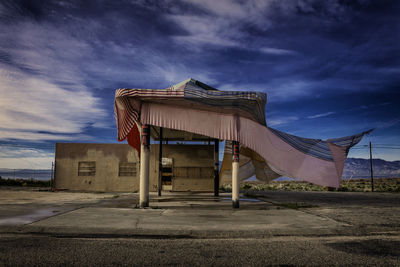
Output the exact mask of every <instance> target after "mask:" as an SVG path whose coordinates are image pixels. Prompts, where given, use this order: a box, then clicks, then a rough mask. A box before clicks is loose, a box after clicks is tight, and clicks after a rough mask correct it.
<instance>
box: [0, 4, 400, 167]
mask: <svg viewBox="0 0 400 267" xmlns="http://www.w3.org/2000/svg"><path fill="white" fill-rule="evenodd" d="M398 14H400V2H399V1H396V0H393V1H388V0H379V1H368V0H358V1H346V0H340V1H339V0H326V1H321V0H265V1H259V0H247V1H233V0H219V1H213V0H202V1H200V0H181V1H145V0H140V1H78V0H77V1H21V0H20V1H14V0H13V1H7V0H6V1H4V0H3V1H1V2H0V168H49V167H50V166H51V161H52V160H54V144H55V142H107V143H108V142H116V127H115V122H114V118H113V100H114V92H115V89H117V88H121V87H128V88H167V87H169V86H170V85H172V84H175V83H178V82H180V81H182V80H185V79H187V78H194V79H197V80H200V81H202V82H204V83H207V84H209V85H211V86H213V87H216V88H219V89H221V90H249V91H263V92H266V93H267V96H268V103H267V108H266V118H267V124H268V125H269V126H271V127H273V128H276V129H279V130H283V131H286V132H289V133H291V134H295V135H299V136H303V137H310V138H321V139H326V138H333V137H340V136H347V135H351V134H356V133H359V132H362V131H365V130H368V129H370V128H376V130H375V131H374V132H373V133H372V134H371V135H370V136H368V137H367V138H365V139H364V140H363V141H362V143H361V145H364V144H367V143H368V142H369V141H371V142H372V143H373V144H388V145H400V107H399V104H398V103H399V102H400V90H399V89H400V88H399V87H400V78H399V77H400V46H399V42H400V19H399V16H398ZM374 155H375V156H376V157H379V158H383V159H386V160H400V150H398V149H397V150H396V149H377V150H375V151H374ZM349 156H351V157H364V158H366V157H368V150H367V149H361V148H360V149H354V150H353V151H351V153H350V155H349Z"/></svg>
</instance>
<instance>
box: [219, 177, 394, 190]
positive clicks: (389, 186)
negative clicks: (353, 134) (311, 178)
mask: <svg viewBox="0 0 400 267" xmlns="http://www.w3.org/2000/svg"><path fill="white" fill-rule="evenodd" d="M240 189H241V190H255V191H342V192H343V191H344V192H370V191H371V181H370V180H368V179H352V180H343V181H342V183H341V184H340V188H338V189H336V188H327V187H324V186H319V185H315V184H311V183H308V182H302V181H272V182H271V183H261V182H244V183H242V184H241V188H240ZM221 190H223V191H225V192H231V191H232V187H231V185H224V186H222V187H221ZM374 191H375V192H400V178H380V179H375V180H374Z"/></svg>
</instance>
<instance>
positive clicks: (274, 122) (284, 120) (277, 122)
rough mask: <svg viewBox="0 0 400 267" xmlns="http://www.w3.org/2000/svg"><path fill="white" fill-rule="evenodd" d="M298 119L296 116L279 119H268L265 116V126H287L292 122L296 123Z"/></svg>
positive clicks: (280, 117)
mask: <svg viewBox="0 0 400 267" xmlns="http://www.w3.org/2000/svg"><path fill="white" fill-rule="evenodd" d="M298 119H299V117H297V116H279V117H268V114H267V119H266V121H267V125H268V126H272V127H275V126H278V125H284V124H288V123H291V122H294V121H297V120H298Z"/></svg>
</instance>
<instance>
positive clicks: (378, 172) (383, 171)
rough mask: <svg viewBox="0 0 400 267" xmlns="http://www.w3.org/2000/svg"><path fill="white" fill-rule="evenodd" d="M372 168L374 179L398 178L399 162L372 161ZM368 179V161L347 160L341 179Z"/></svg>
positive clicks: (369, 166) (399, 172) (399, 173)
mask: <svg viewBox="0 0 400 267" xmlns="http://www.w3.org/2000/svg"><path fill="white" fill-rule="evenodd" d="M372 167H373V171H374V177H376V178H395V177H400V161H399V160H397V161H386V160H383V159H373V160H372ZM350 177H352V178H369V177H371V165H370V160H369V159H358V158H348V159H347V160H346V163H345V164H344V170H343V178H350Z"/></svg>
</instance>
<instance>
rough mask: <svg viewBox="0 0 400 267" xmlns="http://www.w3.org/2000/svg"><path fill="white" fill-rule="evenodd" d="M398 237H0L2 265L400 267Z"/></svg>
mask: <svg viewBox="0 0 400 267" xmlns="http://www.w3.org/2000/svg"><path fill="white" fill-rule="evenodd" d="M399 247H400V238H399V237H387V236H385V237H382V236H375V237H357V238H355V237H313V238H311V237H272V238H268V239H175V238H170V239H158V238H152V239H141V238H139V239H138V238H124V237H119V238H116V237H112V238H105V237H102V236H92V237H91V236H85V237H79V236H76V237H68V236H48V235H43V236H41V235H18V234H17V235H15V234H1V235H0V265H2V266H37V265H41V266H50V265H51V266H54V265H85V266H95V265H97V266H98V265H102V266H109V265H140V266H154V265H162V266H167V265H172V266H204V265H207V266H209V265H211V266H213V265H215V266H270V265H279V266H294V265H296V266H299V265H300V266H301V265H307V266H322V265H323V266H329V265H331V266H332V265H340V266H343V265H351V266H376V265H378V266H399V265H400V250H399Z"/></svg>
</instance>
